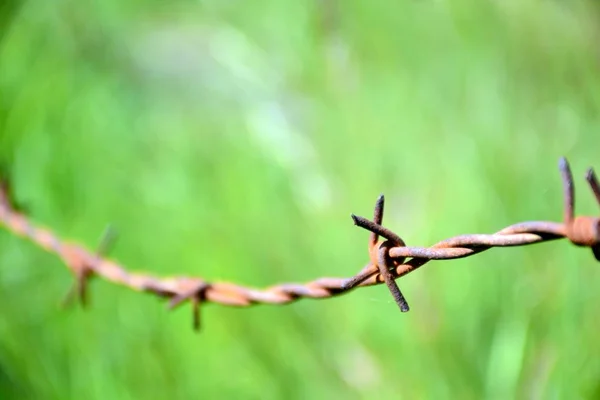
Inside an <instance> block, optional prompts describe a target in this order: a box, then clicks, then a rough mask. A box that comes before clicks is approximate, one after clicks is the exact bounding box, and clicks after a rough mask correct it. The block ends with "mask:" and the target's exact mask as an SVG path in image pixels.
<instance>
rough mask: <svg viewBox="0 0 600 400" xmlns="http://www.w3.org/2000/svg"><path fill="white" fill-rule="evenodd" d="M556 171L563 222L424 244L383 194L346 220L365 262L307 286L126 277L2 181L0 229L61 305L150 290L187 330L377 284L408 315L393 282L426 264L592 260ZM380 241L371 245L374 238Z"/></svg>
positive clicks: (599, 242)
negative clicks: (45, 258) (24, 205)
mask: <svg viewBox="0 0 600 400" xmlns="http://www.w3.org/2000/svg"><path fill="white" fill-rule="evenodd" d="M559 170H560V174H561V178H562V184H563V197H564V205H563V207H564V214H563V222H562V223H558V222H546V221H528V222H521V223H518V224H514V225H510V226H508V227H506V228H504V229H502V230H500V231H498V232H496V233H494V234H474V235H460V236H455V237H452V238H450V239H446V240H443V241H441V242H438V243H436V244H434V245H433V246H430V247H411V246H407V245H406V243H405V242H404V241H403V240H402V238H401V237H400V236H398V235H397V234H396V233H394V232H392V231H391V230H389V229H388V228H385V227H384V226H383V225H382V224H383V210H384V197H383V195H381V196H379V198H378V199H377V201H376V203H375V212H374V215H373V220H369V219H367V218H364V217H360V216H356V215H352V219H353V221H354V224H355V225H357V226H359V227H361V228H363V229H366V230H368V231H369V232H370V236H369V242H368V245H369V246H368V251H369V259H370V262H369V264H367V266H365V267H364V268H363V269H362V270H361V271H359V272H358V273H357V274H356V275H355V276H353V277H350V278H319V279H316V280H314V281H311V282H308V283H284V284H279V285H274V286H271V287H267V288H265V289H255V288H250V287H246V286H241V285H236V284H233V283H228V282H212V283H211V282H207V281H205V280H204V279H202V278H194V277H174V278H159V277H155V276H152V275H150V274H145V273H135V272H128V271H127V270H126V269H125V268H124V267H122V266H121V265H119V264H118V263H116V262H115V261H112V260H110V259H108V258H106V257H105V255H106V253H107V251H108V248H109V247H110V243H111V242H112V239H113V236H112V235H111V231H110V230H109V231H107V233H106V234H105V235H104V236H103V238H102V240H101V244H100V246H99V247H98V249H97V250H96V251H90V250H88V249H87V248H85V247H84V246H81V245H79V244H77V243H74V242H70V241H64V240H62V239H61V238H60V237H58V236H57V235H55V234H54V233H53V232H52V231H50V230H48V229H46V228H42V227H38V226H36V225H34V224H33V223H31V222H30V221H29V219H28V218H27V217H26V216H25V215H24V214H23V213H22V212H20V210H19V209H18V208H17V207H15V205H14V202H13V201H12V199H11V198H10V194H11V193H10V190H9V186H8V182H7V181H3V182H1V185H0V224H2V225H4V226H5V227H6V228H7V229H8V230H9V231H11V232H12V233H14V234H16V235H19V236H22V237H26V238H28V239H30V240H31V241H32V242H33V243H35V244H36V245H38V246H39V247H41V248H43V249H44V250H46V251H49V252H51V253H54V254H56V255H58V256H59V257H60V258H61V259H62V261H63V262H64V263H65V264H66V266H67V267H68V268H69V270H70V271H71V272H72V274H73V276H74V278H75V284H74V286H73V288H72V289H71V290H70V292H69V294H68V296H67V300H69V299H72V298H74V297H75V296H77V297H78V299H79V301H80V302H81V303H82V304H85V303H86V301H87V284H88V282H89V279H90V278H91V277H93V276H97V277H100V278H103V279H105V280H107V281H110V282H112V283H115V284H118V285H122V286H125V287H128V288H130V289H133V290H137V291H143V292H150V293H154V294H156V295H158V296H161V297H167V298H169V299H170V301H169V308H175V307H177V306H179V305H181V304H183V303H185V302H188V301H189V302H190V303H191V304H192V311H193V325H194V328H195V329H199V327H200V307H201V305H202V304H203V303H219V304H222V305H227V306H238V307H246V306H250V305H253V304H288V303H292V302H294V301H297V300H299V299H301V298H313V299H324V298H330V297H333V296H337V295H341V294H344V293H347V292H349V291H351V290H353V289H355V288H357V287H363V286H371V285H377V284H382V283H385V284H386V285H387V287H388V288H389V290H390V292H391V294H392V296H393V298H394V300H395V301H396V303H397V304H398V306H399V308H400V310H401V311H402V312H406V311H408V310H409V306H408V303H407V302H406V299H405V298H404V295H403V294H402V292H401V290H400V288H399V287H398V285H397V283H396V280H397V279H398V278H400V277H402V276H404V275H406V274H408V273H410V272H412V271H414V270H416V269H418V268H420V267H422V266H423V265H425V264H427V263H428V262H429V261H432V260H452V259H456V258H463V257H469V256H472V255H474V254H477V253H481V252H483V251H485V250H488V249H490V248H492V247H511V246H525V245H529V244H535V243H540V242H546V241H551V240H556V239H563V238H566V239H568V240H569V241H570V242H571V243H573V244H575V245H576V246H580V247H589V248H591V250H592V252H593V254H594V257H595V258H596V260H598V261H600V218H595V217H588V216H578V217H576V216H575V213H574V204H575V188H574V185H573V176H572V174H571V169H570V167H569V164H568V162H567V161H566V159H564V158H561V160H560V162H559ZM586 181H587V182H588V184H589V186H590V188H591V190H592V193H593V194H594V196H595V197H596V200H597V202H598V203H599V204H600V184H599V183H598V179H597V178H596V175H595V174H594V171H593V170H592V169H589V170H588V172H587V174H586ZM380 236H381V237H382V238H383V239H384V240H381V241H380V240H379V237H380Z"/></svg>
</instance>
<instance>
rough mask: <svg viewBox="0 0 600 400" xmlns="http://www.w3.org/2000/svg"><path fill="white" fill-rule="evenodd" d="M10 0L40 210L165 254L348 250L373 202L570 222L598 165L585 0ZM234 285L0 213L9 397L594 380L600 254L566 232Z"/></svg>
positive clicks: (8, 22)
mask: <svg viewBox="0 0 600 400" xmlns="http://www.w3.org/2000/svg"><path fill="white" fill-rule="evenodd" d="M122 3H123V2H119V1H102V2H87V3H85V4H83V3H79V2H75V1H60V2H53V3H45V2H41V1H25V2H22V3H16V2H15V3H3V5H2V6H1V7H0V12H1V13H2V17H1V18H0V29H1V32H0V90H1V92H0V93H1V96H0V135H1V136H0V161H1V162H2V163H3V164H5V165H7V166H8V167H9V169H10V171H11V178H12V179H13V183H14V187H15V192H16V193H15V194H16V197H17V199H18V200H19V201H21V202H23V203H25V204H26V205H27V206H28V209H29V210H30V215H31V217H32V218H33V219H34V220H35V221H36V222H38V223H40V224H43V225H47V226H50V227H52V228H53V229H55V230H56V231H57V232H59V233H60V234H61V235H63V236H65V237H68V238H74V239H76V240H78V241H80V242H82V243H84V244H86V245H87V246H90V247H94V246H96V244H97V242H98V238H99V235H100V233H101V232H102V230H103V228H104V227H105V226H106V225H107V224H108V223H111V224H113V226H115V227H116V228H117V230H118V232H119V241H118V244H117V246H116V247H115V249H114V250H113V251H112V253H111V256H113V257H114V258H116V259H117V260H119V261H121V262H122V263H123V264H124V265H126V266H127V267H128V268H130V269H133V270H143V271H147V272H151V273H154V274H158V275H179V274H188V275H198V276H202V277H204V278H205V279H207V280H230V281H234V282H237V283H242V284H248V285H254V286H259V287H260V286H268V285H271V284H274V283H277V282H286V281H296V282H302V281H306V280H310V279H313V278H316V277H320V276H351V275H353V274H354V273H356V272H357V271H358V270H359V269H360V268H362V266H363V265H364V264H365V263H366V261H367V259H368V255H367V251H366V245H367V237H368V235H367V233H366V232H364V231H361V230H359V229H357V228H355V227H353V225H352V221H351V220H350V217H349V215H350V213H356V214H359V215H365V216H370V215H371V213H372V206H373V203H374V201H375V199H376V197H377V196H378V195H379V194H380V193H384V194H385V195H386V199H387V213H386V217H385V224H386V226H389V227H390V228H392V229H393V230H395V231H396V232H397V233H399V234H400V235H401V236H402V237H403V238H404V239H405V240H406V242H407V243H408V244H409V245H417V246H426V245H430V244H432V243H434V242H436V241H438V240H441V239H444V238H446V237H449V236H452V235H456V234H463V233H479V232H481V233H487V232H494V231H496V230H498V229H500V228H502V227H503V226H506V225H509V224H512V223H515V222H518V221H522V220H531V219H540V220H559V219H560V217H561V215H562V210H561V207H562V199H561V186H560V180H559V174H558V170H557V163H558V158H559V157H560V156H562V155H565V156H567V157H568V158H569V159H570V160H571V163H572V167H573V169H574V173H575V175H576V188H577V196H578V198H577V211H578V212H579V213H581V214H592V215H593V214H597V213H598V206H597V205H596V204H594V202H593V199H592V196H591V194H590V193H589V190H588V188H587V187H586V184H585V181H584V180H583V172H584V171H585V168H587V167H588V166H595V167H596V168H600V157H599V156H598V154H599V153H598V149H599V147H598V143H599V141H598V138H599V136H598V135H599V134H598V132H600V112H599V111H600V108H599V106H600V96H599V95H598V94H599V93H600V72H599V71H598V68H599V62H598V48H597V37H598V33H599V29H598V28H599V26H598V23H597V21H598V10H597V9H596V8H595V6H593V5H592V3H589V4H588V3H585V2H581V1H568V2H555V1H544V2H542V1H507V2H475V1H466V0H462V1H438V2H433V1H403V2H396V3H394V4H392V2H387V1H381V0H375V1H369V2H366V1H364V2H360V1H348V2H342V1H338V2H336V1H311V2H292V1H279V2H277V1H258V2H219V1H207V2H186V1H176V2H167V3H164V4H163V3H158V2H149V1H148V2H144V1H134V2H128V4H127V5H122ZM399 282H400V285H401V287H402V289H403V291H404V293H405V295H406V296H407V298H408V301H409V302H410V304H411V306H412V310H411V312H410V313H408V314H402V315H401V314H400V313H399V312H398V309H397V307H396V305H395V304H393V302H392V299H391V296H390V295H389V293H388V291H387V289H386V288H385V287H376V288H367V289H364V290H358V291H356V292H353V293H351V294H349V295H347V296H343V297H339V298H336V299H331V300H326V301H325V300H323V301H316V300H315V301H312V300H305V301H301V302H298V303H296V304H293V305H289V306H285V307H276V306H257V307H252V308H249V309H235V308H227V307H223V306H219V305H209V306H207V307H205V309H204V312H203V322H204V329H203V332H202V333H201V334H200V335H197V334H195V333H194V332H193V331H192V329H191V315H190V312H189V307H183V308H181V309H178V310H176V311H174V312H168V311H167V310H166V309H165V304H164V303H163V302H161V301H158V300H157V299H156V298H153V297H152V296H150V295H147V294H140V293H136V292H132V291H129V290H126V289H124V288H121V287H116V286H113V285H110V284H108V283H106V282H102V281H100V280H94V282H93V284H92V288H91V289H92V290H91V297H92V299H91V300H92V304H91V307H90V308H89V309H88V310H85V311H82V310H80V309H79V308H78V307H74V308H71V309H68V310H62V309H60V308H59V303H60V299H61V296H63V294H64V293H65V291H66V290H67V288H68V287H69V285H70V283H71V277H70V275H69V273H68V271H67V270H66V269H65V267H64V266H63V265H62V264H61V263H60V261H59V260H58V259H57V258H56V257H54V256H53V255H50V254H46V253H44V252H43V251H42V250H40V249H38V248H36V247H34V246H33V245H31V244H29V243H27V242H25V241H23V240H21V239H19V238H16V237H13V236H12V235H11V234H10V233H8V232H6V231H1V232H0V302H1V304H2V307H1V310H2V311H1V314H2V318H0V397H1V398H3V399H9V398H15V399H17V398H18V399H22V398H35V399H39V398H44V399H46V398H47V399H70V398H73V399H80V398H86V399H105V398H118V399H141V398H219V399H221V398H222V399H225V398H258V399H275V398H276V399H280V398H286V399H287V398H289V399H295V398H298V399H300V398H302V399H307V398H310V399H313V398H315V399H335V398H344V399H354V398H390V399H391V398H394V399H396V398H407V399H411V398H434V399H443V398H461V399H463V398H466V399H468V398H473V399H479V398H498V399H506V398H569V399H572V398H596V397H598V396H600V384H598V382H600V361H599V360H600V345H599V344H598V340H597V332H598V330H599V328H600V322H599V320H598V315H599V312H600V291H599V290H598V288H599V287H600V269H599V268H598V264H597V262H596V261H595V260H594V259H593V257H592V255H591V252H590V251H586V250H583V249H578V248H576V247H574V246H572V245H569V244H568V243H566V242H555V243H551V244H541V245H537V246H532V247H527V248H513V249H503V250H500V249H497V250H490V251H489V252H486V253H483V254H481V255H478V256H476V257H473V258H469V259H464V260H455V261H448V262H434V263H431V264H429V265H428V266H427V267H425V268H423V269H422V270H420V271H418V272H416V273H414V274H411V275H409V276H408V277H406V278H403V279H402V280H401V281H399Z"/></svg>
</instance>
